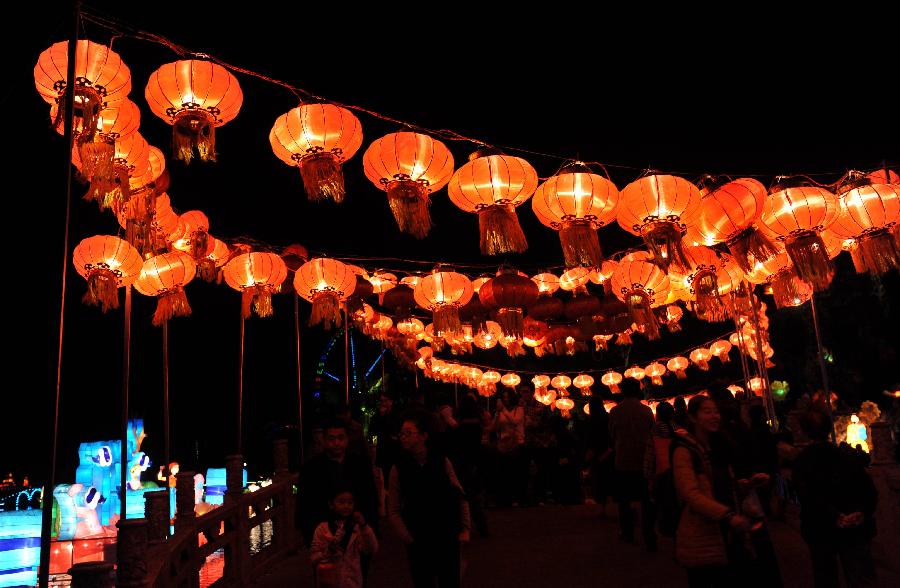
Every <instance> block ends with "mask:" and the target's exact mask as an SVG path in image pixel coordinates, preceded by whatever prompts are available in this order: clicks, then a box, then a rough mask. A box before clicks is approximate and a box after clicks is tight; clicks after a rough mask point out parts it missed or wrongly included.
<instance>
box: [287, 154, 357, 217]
mask: <svg viewBox="0 0 900 588" xmlns="http://www.w3.org/2000/svg"><path fill="white" fill-rule="evenodd" d="M299 167H300V177H302V178H303V189H304V190H306V197H307V198H308V199H309V200H310V202H321V201H322V200H326V199H331V200H334V201H335V202H337V203H338V204H340V203H341V202H343V201H344V195H345V194H346V191H345V190H344V173H343V172H342V171H341V161H340V159H339V158H338V156H337V155H336V154H334V153H331V152H319V153H314V154H312V155H307V156H305V157H303V158H302V159H300V166H299Z"/></svg>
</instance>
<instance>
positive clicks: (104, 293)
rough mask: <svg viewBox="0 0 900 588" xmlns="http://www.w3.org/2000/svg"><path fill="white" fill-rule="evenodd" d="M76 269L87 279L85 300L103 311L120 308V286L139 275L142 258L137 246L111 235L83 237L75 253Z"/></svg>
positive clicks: (126, 284)
mask: <svg viewBox="0 0 900 588" xmlns="http://www.w3.org/2000/svg"><path fill="white" fill-rule="evenodd" d="M72 263H73V264H74V265H75V270H76V271H77V272H78V274H79V275H81V276H82V277H83V278H85V279H86V280H87V282H88V290H87V292H86V293H85V295H84V297H83V298H82V301H83V302H84V303H85V304H91V305H94V306H100V307H101V309H102V310H103V312H106V311H107V310H109V309H110V308H119V294H118V292H119V291H118V288H119V287H120V286H129V285H131V284H132V283H134V281H135V280H136V279H137V278H138V276H139V275H140V272H141V266H142V265H143V259H141V254H140V253H138V251H137V249H135V248H134V247H132V246H131V245H129V244H128V243H127V242H125V241H123V240H122V239H119V238H118V237H113V236H110V235H97V236H95V237H88V238H87V239H84V240H83V241H81V243H79V244H78V245H77V246H76V247H75V251H74V252H73V253H72Z"/></svg>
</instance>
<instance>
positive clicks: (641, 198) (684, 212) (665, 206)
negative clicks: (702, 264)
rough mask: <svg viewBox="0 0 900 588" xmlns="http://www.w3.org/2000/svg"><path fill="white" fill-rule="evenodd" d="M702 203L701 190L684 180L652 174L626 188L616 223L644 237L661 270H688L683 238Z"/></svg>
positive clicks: (623, 191)
mask: <svg viewBox="0 0 900 588" xmlns="http://www.w3.org/2000/svg"><path fill="white" fill-rule="evenodd" d="M700 200H701V196H700V190H699V189H698V188H697V186H695V185H694V184H692V183H690V182H688V181H687V180H685V179H684V178H679V177H677V176H668V175H659V174H651V175H647V176H644V177H642V178H640V179H639V180H636V181H634V182H632V183H630V184H628V185H627V186H625V189H624V190H622V195H621V200H620V202H619V207H618V210H617V215H616V220H617V221H618V222H619V226H621V227H622V228H623V229H625V230H626V231H628V232H629V233H632V234H634V235H639V236H641V237H643V239H644V242H645V243H646V244H647V247H648V248H649V249H650V251H652V252H653V256H654V257H655V258H656V261H657V263H659V264H660V265H661V266H662V267H665V268H668V266H669V264H670V263H673V264H675V265H676V266H680V267H682V268H684V269H686V268H687V267H688V264H689V261H688V260H687V259H686V257H685V255H684V251H683V249H682V244H681V239H682V237H684V234H685V231H686V230H687V225H688V224H691V223H692V222H693V221H694V219H695V218H696V217H697V215H698V214H699V212H700Z"/></svg>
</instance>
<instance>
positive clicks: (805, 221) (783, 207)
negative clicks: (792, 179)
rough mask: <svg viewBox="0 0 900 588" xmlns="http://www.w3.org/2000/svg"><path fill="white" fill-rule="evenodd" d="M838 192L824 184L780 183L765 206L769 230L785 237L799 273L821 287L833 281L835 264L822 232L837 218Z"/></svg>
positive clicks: (816, 286) (766, 226) (778, 237)
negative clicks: (827, 188) (797, 184)
mask: <svg viewBox="0 0 900 588" xmlns="http://www.w3.org/2000/svg"><path fill="white" fill-rule="evenodd" d="M839 212H840V205H839V203H838V199H837V196H835V195H834V194H832V193H831V192H829V191H828V190H826V189H824V188H819V187H817V186H805V185H800V186H798V187H785V186H784V185H777V186H775V188H774V189H773V192H772V195H771V196H770V197H769V199H768V200H766V204H765V206H764V208H763V213H762V217H761V218H762V222H763V223H764V224H765V228H766V230H767V231H769V232H770V233H772V234H773V235H775V236H776V237H777V239H778V240H779V241H784V246H785V249H786V250H787V253H788V255H789V256H790V257H791V261H793V263H794V267H795V268H796V270H797V275H798V276H800V278H801V279H803V280H805V281H807V282H809V283H810V284H812V286H813V288H815V289H816V290H817V291H821V290H824V289H826V288H827V287H828V284H830V283H831V278H832V277H833V276H834V267H833V266H832V264H831V261H830V260H829V259H828V255H827V253H826V250H825V244H824V243H823V242H822V238H821V236H820V235H819V234H820V233H821V232H822V231H823V230H825V229H827V228H828V227H829V226H830V225H831V224H832V223H833V222H834V221H835V219H837V216H838V213H839Z"/></svg>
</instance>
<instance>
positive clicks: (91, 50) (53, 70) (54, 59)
mask: <svg viewBox="0 0 900 588" xmlns="http://www.w3.org/2000/svg"><path fill="white" fill-rule="evenodd" d="M68 45H69V44H68V42H67V41H60V42H59V43H54V44H53V45H52V46H50V48H49V49H47V50H45V51H44V52H43V53H41V54H40V56H39V57H38V61H37V64H36V65H35V66H34V84H35V87H36V88H37V91H38V94H40V95H41V98H43V100H44V102H46V103H48V104H50V105H52V106H57V107H58V110H57V113H56V119H57V120H56V122H55V123H54V126H57V125H59V123H60V122H61V120H62V114H63V113H62V108H61V107H62V106H63V105H64V102H65V100H64V97H65V93H66V87H67V86H68V82H69V80H68V77H67V76H68V68H69V46H68ZM130 91H131V72H130V71H129V70H128V67H127V66H126V65H125V63H124V62H123V61H122V58H121V57H119V55H118V53H116V52H115V51H112V50H110V49H109V48H108V47H106V46H105V45H100V44H98V43H94V42H92V41H88V40H81V41H78V43H77V44H76V45H75V112H74V117H73V118H74V119H75V121H76V124H75V128H81V129H83V131H84V132H83V133H82V135H81V139H82V140H90V139H91V135H92V133H93V132H94V130H95V129H96V128H97V123H98V119H99V117H100V112H101V111H102V110H103V109H104V108H108V107H111V106H112V105H114V104H117V103H120V102H122V101H123V100H125V98H126V96H128V93H129V92H130Z"/></svg>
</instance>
